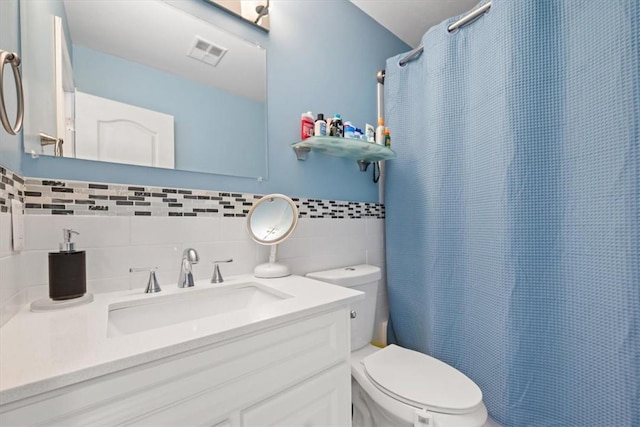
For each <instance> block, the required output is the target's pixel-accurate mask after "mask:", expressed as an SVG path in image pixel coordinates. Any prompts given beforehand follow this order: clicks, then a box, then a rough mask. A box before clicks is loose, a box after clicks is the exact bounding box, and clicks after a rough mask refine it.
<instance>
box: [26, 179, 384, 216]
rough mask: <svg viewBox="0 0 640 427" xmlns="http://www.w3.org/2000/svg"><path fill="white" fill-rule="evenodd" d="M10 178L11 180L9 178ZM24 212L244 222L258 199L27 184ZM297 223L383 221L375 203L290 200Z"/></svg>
mask: <svg viewBox="0 0 640 427" xmlns="http://www.w3.org/2000/svg"><path fill="white" fill-rule="evenodd" d="M14 176H15V175H14ZM24 196H25V212H26V213H27V214H37V215H42V214H44V215H100V216H165V217H166V216H191V217H198V216H205V217H206V216H211V217H225V218H231V217H245V216H246V215H247V213H249V210H250V209H251V206H253V203H254V202H255V201H256V200H258V199H260V198H261V197H262V195H259V194H243V193H231V192H219V191H205V190H189V189H180V188H164V187H149V186H137V185H122V184H104V183H92V182H78V181H54V180H46V179H27V180H26V182H25V194H24ZM293 200H294V201H295V203H296V205H297V206H298V209H299V210H300V217H301V218H334V219H339V218H351V219H358V218H384V205H381V204H378V203H360V202H343V201H335V200H318V199H300V198H293Z"/></svg>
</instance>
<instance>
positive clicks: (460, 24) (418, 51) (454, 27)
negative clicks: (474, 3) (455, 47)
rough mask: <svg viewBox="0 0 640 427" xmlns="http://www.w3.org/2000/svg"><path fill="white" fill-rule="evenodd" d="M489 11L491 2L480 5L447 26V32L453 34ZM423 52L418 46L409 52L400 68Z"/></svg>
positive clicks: (401, 62) (401, 61) (421, 47)
mask: <svg viewBox="0 0 640 427" xmlns="http://www.w3.org/2000/svg"><path fill="white" fill-rule="evenodd" d="M489 9H491V2H488V3H486V4H484V5H482V6H481V7H479V8H477V9H476V10H474V11H473V12H470V13H469V14H468V15H465V16H463V17H462V18H460V19H459V20H457V21H456V22H454V23H453V24H451V25H449V26H448V27H447V31H449V32H450V33H453V32H454V31H456V30H457V29H458V28H460V27H463V26H465V25H467V24H468V23H470V22H471V21H473V20H474V19H476V18H478V17H479V16H480V15H482V14H484V13H486V12H487V11H488V10H489ZM423 50H424V47H423V46H422V45H420V46H418V47H417V48H415V49H413V50H412V51H411V52H409V53H408V54H407V56H405V57H404V58H402V59H401V60H400V66H404V65H406V64H407V62H409V61H412V60H414V59H416V58H417V57H418V56H420V54H421V53H422V51H423Z"/></svg>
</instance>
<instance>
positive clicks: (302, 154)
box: [293, 147, 311, 161]
mask: <svg viewBox="0 0 640 427" xmlns="http://www.w3.org/2000/svg"><path fill="white" fill-rule="evenodd" d="M293 151H295V152H296V157H297V158H298V160H303V161H304V160H307V156H308V155H309V151H311V148H309V147H293Z"/></svg>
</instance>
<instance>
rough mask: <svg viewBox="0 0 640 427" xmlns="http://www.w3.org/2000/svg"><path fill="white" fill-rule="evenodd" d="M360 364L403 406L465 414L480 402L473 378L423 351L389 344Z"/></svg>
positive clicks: (475, 408) (374, 380) (383, 389)
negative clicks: (403, 404)
mask: <svg viewBox="0 0 640 427" xmlns="http://www.w3.org/2000/svg"><path fill="white" fill-rule="evenodd" d="M362 364H363V366H364V373H365V375H366V377H367V378H368V379H369V380H370V381H371V383H372V384H373V385H374V386H375V387H376V388H378V389H379V390H380V391H382V392H383V393H384V394H386V395H388V396H390V397H392V398H394V399H396V400H398V401H400V402H403V403H405V404H407V405H410V406H413V407H416V408H424V409H427V410H430V411H434V412H438V413H443V414H468V413H470V412H474V411H476V410H477V409H478V408H479V407H481V406H482V405H483V403H482V391H480V388H479V387H478V386H477V385H476V384H475V383H474V382H473V381H471V380H470V379H469V378H468V377H466V376H465V375H464V374H463V373H462V372H460V371H458V370H457V369H455V368H453V367H452V366H449V365H447V364H446V363H444V362H442V361H440V360H438V359H435V358H433V357H430V356H427V355H425V354H422V353H419V352H416V351H412V350H408V349H405V348H402V347H398V346H396V345H393V344H392V345H389V346H387V347H385V348H384V349H381V350H379V351H376V352H375V353H373V354H371V355H369V356H367V357H365V358H364V359H362Z"/></svg>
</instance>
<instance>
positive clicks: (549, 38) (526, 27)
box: [385, 0, 640, 427]
mask: <svg viewBox="0 0 640 427" xmlns="http://www.w3.org/2000/svg"><path fill="white" fill-rule="evenodd" d="M454 21H455V18H452V19H451V20H448V21H447V22H444V23H442V24H441V25H438V26H436V27H434V28H432V29H431V30H429V32H427V33H426V34H425V35H424V37H423V40H422V43H423V45H424V53H423V54H422V55H421V56H420V58H419V59H417V60H414V61H411V62H409V63H408V64H407V65H406V66H403V67H402V66H399V63H398V62H399V59H400V58H402V57H403V56H404V55H399V56H397V57H394V58H390V59H389V60H388V61H387V64H386V79H385V113H386V121H387V124H388V125H389V126H390V129H391V135H392V141H393V146H392V148H394V149H395V151H396V152H397V155H398V156H397V159H394V160H392V161H389V162H387V173H386V191H385V193H386V227H387V228H386V237H387V278H388V289H389V303H390V311H391V316H390V336H391V337H392V338H393V339H394V340H395V342H397V343H398V344H400V345H402V346H405V347H408V348H412V349H416V350H419V351H422V352H424V353H427V354H430V355H433V356H434V357H437V358H439V359H441V360H443V361H445V362H447V363H449V364H451V365H452V366H454V367H456V368H458V369H459V370H461V371H462V372H464V373H465V374H467V376H469V377H470V378H471V379H473V380H474V381H475V382H476V383H477V384H478V385H479V386H480V388H481V389H482V391H483V394H484V400H485V403H486V405H487V407H488V409H489V412H490V414H491V416H492V417H493V418H494V419H496V420H497V421H498V422H499V423H501V424H503V425H506V426H516V427H520V426H640V408H639V407H640V338H639V334H640V272H639V271H640V260H639V257H640V249H639V246H640V240H639V217H640V209H639V205H638V193H639V188H640V185H639V180H640V172H639V164H640V148H639V132H640V117H639V116H640V76H639V71H638V70H640V63H639V57H640V35H639V34H640V2H638V1H637V0H611V1H605V2H603V1H596V0H527V1H525V0H493V1H492V7H491V9H490V11H489V12H488V13H487V14H485V15H484V16H482V17H480V18H479V19H477V20H476V21H474V22H472V23H470V24H468V25H466V26H464V27H462V28H461V29H459V30H458V31H456V32H454V33H448V32H447V30H446V27H447V26H448V25H449V24H450V23H452V22H454Z"/></svg>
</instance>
